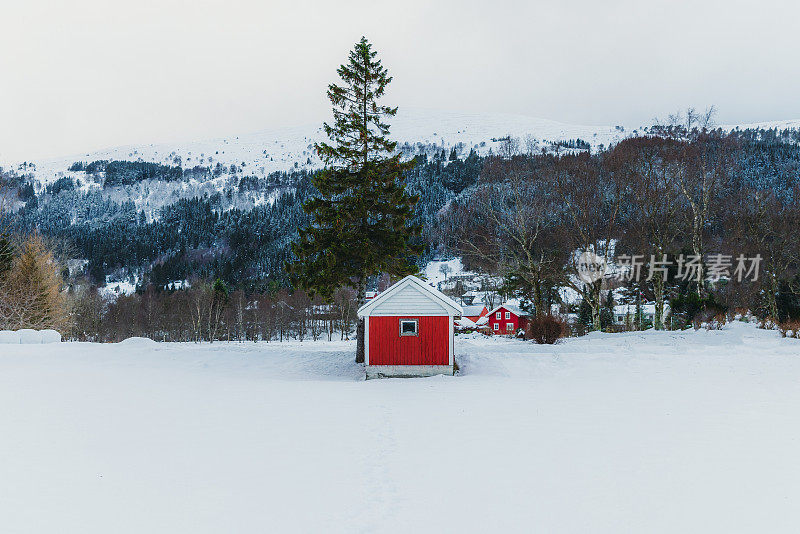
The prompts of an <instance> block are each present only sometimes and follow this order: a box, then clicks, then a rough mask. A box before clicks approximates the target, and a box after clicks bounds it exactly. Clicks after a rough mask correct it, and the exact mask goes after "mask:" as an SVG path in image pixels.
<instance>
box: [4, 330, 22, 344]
mask: <svg viewBox="0 0 800 534" xmlns="http://www.w3.org/2000/svg"><path fill="white" fill-rule="evenodd" d="M0 344H14V345H19V334H18V333H17V332H14V331H13V330H0Z"/></svg>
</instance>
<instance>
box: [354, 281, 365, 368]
mask: <svg viewBox="0 0 800 534" xmlns="http://www.w3.org/2000/svg"><path fill="white" fill-rule="evenodd" d="M356 291H358V308H361V306H363V305H364V304H366V302H367V282H366V277H365V276H360V277H359V279H358V284H357V285H356ZM365 334H366V327H365V324H364V319H359V320H358V326H357V327H356V363H364V359H365V358H364V356H365V355H366V340H365V339H364V336H365Z"/></svg>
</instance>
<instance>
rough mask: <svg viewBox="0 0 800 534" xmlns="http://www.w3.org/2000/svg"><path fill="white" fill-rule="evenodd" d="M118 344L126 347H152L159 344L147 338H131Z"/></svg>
mask: <svg viewBox="0 0 800 534" xmlns="http://www.w3.org/2000/svg"><path fill="white" fill-rule="evenodd" d="M117 344H118V345H124V346H126V347H152V346H153V345H157V344H158V343H157V342H155V341H153V340H152V339H150V338H147V337H129V338H127V339H123V340H122V341H120V342H119V343H117Z"/></svg>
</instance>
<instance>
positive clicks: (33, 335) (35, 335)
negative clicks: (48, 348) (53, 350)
mask: <svg viewBox="0 0 800 534" xmlns="http://www.w3.org/2000/svg"><path fill="white" fill-rule="evenodd" d="M45 343H61V334H59V333H58V332H56V331H55V330H33V329H30V328H24V329H22V330H0V344H12V345H41V344H45Z"/></svg>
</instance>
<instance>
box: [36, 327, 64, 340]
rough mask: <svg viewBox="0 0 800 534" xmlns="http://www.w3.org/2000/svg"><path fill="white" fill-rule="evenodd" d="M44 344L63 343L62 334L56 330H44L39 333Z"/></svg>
mask: <svg viewBox="0 0 800 534" xmlns="http://www.w3.org/2000/svg"><path fill="white" fill-rule="evenodd" d="M39 334H40V335H41V337H42V343H61V334H60V333H59V332H57V331H55V330H42V331H40V332H39Z"/></svg>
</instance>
